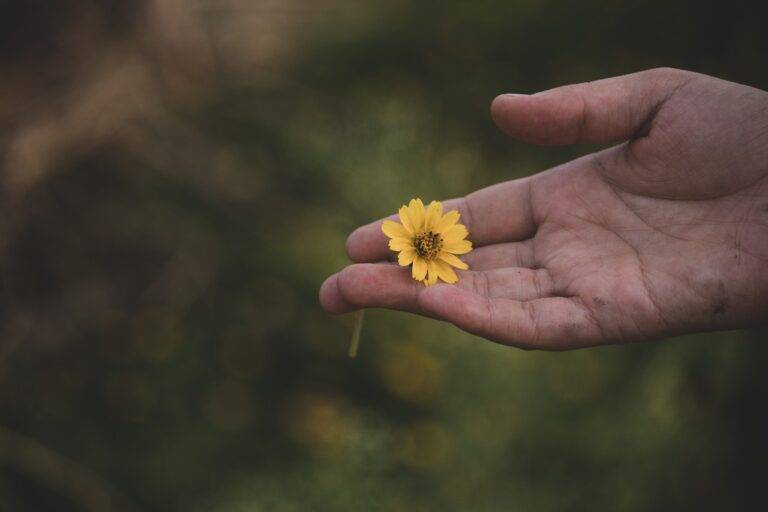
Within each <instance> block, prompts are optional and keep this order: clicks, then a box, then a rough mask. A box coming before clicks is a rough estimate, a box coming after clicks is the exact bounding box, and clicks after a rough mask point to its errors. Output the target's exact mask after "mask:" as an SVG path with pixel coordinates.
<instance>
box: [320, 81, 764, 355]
mask: <svg viewBox="0 0 768 512" xmlns="http://www.w3.org/2000/svg"><path fill="white" fill-rule="evenodd" d="M491 113H492V116H493V119H494V120H495V121H496V123H497V124H498V126H499V127H500V128H501V129H502V130H503V131H505V132H506V133H508V134H509V135H510V136H512V137H515V138H518V139H522V140H525V141H529V142H532V143H535V144H542V145H564V144H574V143H578V142H593V143H604V142H620V143H619V144H618V145H616V146H613V147H611V148H609V149H606V150H603V151H600V152H597V153H593V154H590V155H587V156H585V157H582V158H579V159H577V160H574V161H572V162H569V163H567V164H564V165H561V166H559V167H556V168H554V169H550V170H548V171H546V172H542V173H540V174H536V175H533V176H530V177H527V178H523V179H518V180H513V181H508V182H506V183H500V184H497V185H494V186H491V187H488V188H485V189H482V190H479V191H477V192H474V193H472V194H470V195H468V196H466V197H464V198H461V199H454V200H451V201H447V202H446V204H445V210H446V211H447V210H450V209H458V210H459V211H460V213H461V219H462V222H464V223H465V224H466V225H467V227H468V228H469V232H470V236H469V238H470V239H471V240H472V242H473V243H474V245H475V247H477V248H476V249H475V250H474V251H473V252H471V253H469V254H468V255H466V257H465V258H464V259H465V260H466V261H467V263H469V266H470V270H468V271H464V272H460V273H459V283H458V284H457V285H446V284H438V285H435V286H431V287H424V285H422V284H420V283H417V282H415V281H413V280H412V279H411V277H410V272H409V269H406V268H401V267H398V266H397V265H395V264H391V263H386V262H385V261H386V260H387V259H388V258H389V257H390V256H391V253H390V251H389V249H388V248H387V242H386V237H385V236H384V235H383V234H382V233H381V229H380V224H381V221H377V222H374V223H372V224H369V225H367V226H363V227H361V228H358V229H357V230H356V231H355V232H354V233H352V235H350V237H349V239H348V241H347V252H348V254H349V257H350V258H351V259H352V261H354V262H357V263H358V264H355V265H351V266H348V267H347V268H345V269H344V270H342V271H341V272H340V273H338V274H335V275H333V276H331V277H329V278H328V279H327V280H326V282H325V283H324V284H323V286H322V288H321V290H320V301H321V303H322V305H323V307H324V308H325V309H326V310H327V311H330V312H332V313H343V312H347V311H351V310H354V309H358V308H367V307H386V308H394V309H401V310H405V311H411V312H414V313H419V314H423V315H427V316H430V317H434V318H438V319H441V320H446V321H449V322H451V323H453V324H455V325H456V326H458V327H460V328H461V329H464V330H466V331H469V332H471V333H475V334H478V335H480V336H483V337H485V338H488V339H490V340H494V341H498V342H501V343H505V344H509V345H514V346H518V347H522V348H541V349H568V348H577V347H584V346H591V345H599V344H607V343H617V342H626V341H636V340H650V339H657V338H661V337H665V336H670V335H676V334H682V333H688V332H696V331H705V330H717V329H732V328H740V327H747V326H752V325H756V324H760V323H765V322H766V320H768V93H766V92H765V91H761V90H758V89H754V88H751V87H747V86H743V85H739V84H735V83H731V82H726V81H723V80H719V79H716V78H712V77H709V76H706V75H701V74H696V73H691V72H687V71H680V70H674V69H656V70H650V71H644V72H641V73H636V74H632V75H626V76H621V77H616V78H610V79H606V80H599V81H596V82H590V83H584V84H578V85H570V86H566V87H559V88H557V89H552V90H549V91H545V92H541V93H538V94H534V95H532V96H525V95H502V96H499V97H497V98H496V99H495V100H494V102H493V105H492V107H491Z"/></svg>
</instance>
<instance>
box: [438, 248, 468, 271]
mask: <svg viewBox="0 0 768 512" xmlns="http://www.w3.org/2000/svg"><path fill="white" fill-rule="evenodd" d="M438 257H439V258H440V259H441V260H442V261H444V262H445V263H447V264H449V265H453V266H454V267H456V268H459V269H461V270H467V269H468V268H469V265H467V264H466V263H464V262H463V261H461V260H460V259H459V258H457V257H456V256H454V255H453V254H451V253H449V252H445V251H440V255H439V256H438Z"/></svg>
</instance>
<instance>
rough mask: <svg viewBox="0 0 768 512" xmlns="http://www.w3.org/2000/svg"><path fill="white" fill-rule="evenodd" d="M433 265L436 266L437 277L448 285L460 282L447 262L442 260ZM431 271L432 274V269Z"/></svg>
mask: <svg viewBox="0 0 768 512" xmlns="http://www.w3.org/2000/svg"><path fill="white" fill-rule="evenodd" d="M433 263H434V264H435V270H436V271H437V276H438V277H439V278H440V279H442V280H443V281H445V282H446V283H449V284H453V283H455V282H456V281H458V280H459V278H458V277H456V272H454V271H453V269H452V268H451V266H450V265H449V264H447V263H446V262H444V261H442V260H435V261H434V262H433ZM429 270H430V272H431V271H432V269H431V268H430V269H429Z"/></svg>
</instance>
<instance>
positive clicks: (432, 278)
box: [425, 260, 438, 286]
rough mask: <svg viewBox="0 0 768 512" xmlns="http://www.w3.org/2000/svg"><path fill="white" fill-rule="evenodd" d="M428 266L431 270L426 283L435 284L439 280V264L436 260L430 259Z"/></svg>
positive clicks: (428, 284)
mask: <svg viewBox="0 0 768 512" xmlns="http://www.w3.org/2000/svg"><path fill="white" fill-rule="evenodd" d="M427 268H428V270H429V273H427V281H426V283H425V284H426V285H427V286H432V285H433V284H435V283H436V282H437V278H438V274H437V265H436V263H435V261H434V260H433V261H428V262H427Z"/></svg>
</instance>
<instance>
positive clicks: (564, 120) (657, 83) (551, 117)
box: [491, 68, 694, 146]
mask: <svg viewBox="0 0 768 512" xmlns="http://www.w3.org/2000/svg"><path fill="white" fill-rule="evenodd" d="M693 76H694V74H693V73H691V72H688V71H682V70H678V69H670V68H659V69H651V70H648V71H641V72H639V73H633V74H631V75H624V76H619V77H615V78H607V79H604V80H597V81H595V82H586V83H582V84H575V85H566V86H564V87H558V88H556V89H550V90H548V91H544V92H540V93H536V94H533V95H530V96H529V95H524V94H502V95H501V96H498V97H496V99H494V100H493V103H492V104H491V116H492V117H493V120H494V121H495V122H496V124H497V125H498V127H499V128H500V129H501V130H502V131H504V132H505V133H507V134H508V135H510V136H511V137H514V138H516V139H521V140H524V141H527V142H531V143H533V144H541V145H551V146H561V145H567V144H575V143H577V142H592V143H608V142H619V141H624V140H628V139H631V138H634V137H638V136H642V135H644V134H645V133H646V132H647V131H648V130H649V128H650V125H651V122H652V121H653V118H654V116H655V115H656V112H658V111H659V109H660V108H661V106H662V105H663V104H664V101H666V99H667V98H669V97H670V96H671V95H672V93H674V92H675V90H676V89H677V88H678V87H680V86H681V85H683V84H685V83H686V82H687V81H689V80H690V79H691V78H692V77H693Z"/></svg>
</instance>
